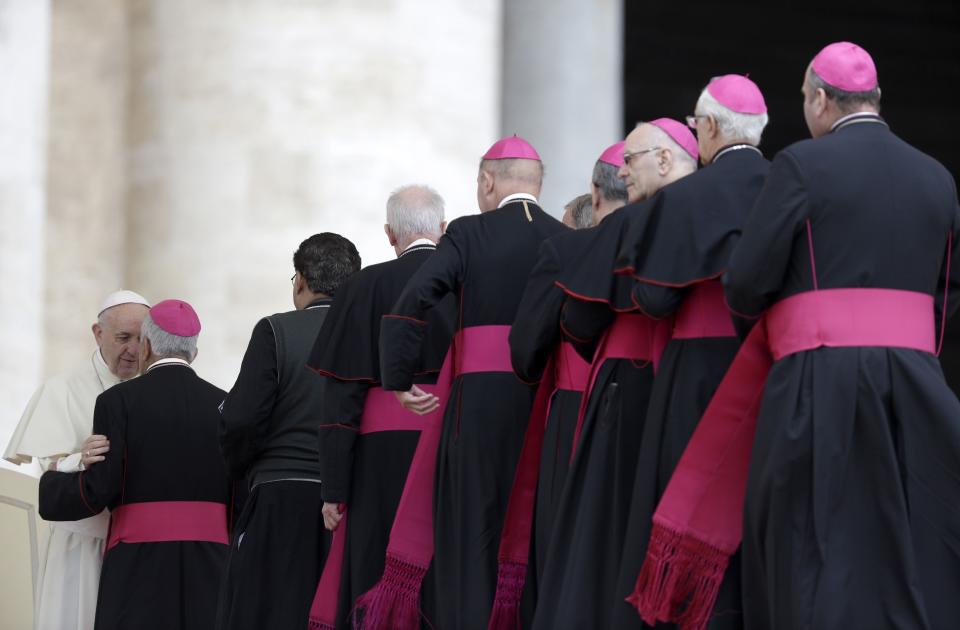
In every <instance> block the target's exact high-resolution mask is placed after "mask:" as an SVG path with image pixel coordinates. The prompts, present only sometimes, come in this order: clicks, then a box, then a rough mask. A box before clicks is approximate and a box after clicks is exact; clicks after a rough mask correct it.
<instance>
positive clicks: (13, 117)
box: [0, 0, 50, 449]
mask: <svg viewBox="0 0 960 630" xmlns="http://www.w3.org/2000/svg"><path fill="white" fill-rule="evenodd" d="M49 45H50V6H49V4H48V2H46V0H0V68H3V69H4V79H3V81H0V146H2V147H3V150H2V151H0V348H2V349H3V351H2V354H0V410H2V412H0V449H2V448H5V447H6V444H7V440H8V438H9V437H10V434H11V433H12V432H13V429H14V427H15V426H16V423H17V421H18V420H19V419H20V413H21V412H22V411H23V408H24V406H26V403H27V400H28V399H29V398H30V395H31V393H32V392H33V389H34V388H35V387H36V385H37V382H38V380H39V378H40V374H41V370H42V368H43V347H44V344H43V313H44V305H43V287H44V259H43V242H44V206H45V199H44V182H45V158H46V141H47V124H46V120H47V89H48V75H47V67H48V62H49V58H48V49H49Z"/></svg>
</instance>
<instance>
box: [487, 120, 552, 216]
mask: <svg viewBox="0 0 960 630" xmlns="http://www.w3.org/2000/svg"><path fill="white" fill-rule="evenodd" d="M542 184H543V162H541V161H540V155H539V154H538V153H537V150H536V149H534V148H533V145H531V144H530V143H529V142H527V141H526V140H524V139H523V138H521V137H519V136H516V135H514V136H509V137H506V138H502V139H500V140H498V141H497V142H495V143H494V144H493V146H491V147H490V148H489V149H488V150H487V152H486V153H484V155H483V158H482V159H481V160H480V169H479V172H478V173H477V205H479V206H480V212H487V211H489V210H495V209H496V208H497V207H498V206H499V205H500V202H501V201H503V200H504V199H505V198H506V197H508V196H510V195H514V194H517V193H526V194H528V195H533V196H534V197H539V196H540V186H541V185H542Z"/></svg>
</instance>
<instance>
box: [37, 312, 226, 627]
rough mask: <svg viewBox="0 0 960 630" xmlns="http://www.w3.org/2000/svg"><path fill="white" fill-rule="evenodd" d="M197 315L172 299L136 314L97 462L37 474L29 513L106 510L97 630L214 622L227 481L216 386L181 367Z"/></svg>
mask: <svg viewBox="0 0 960 630" xmlns="http://www.w3.org/2000/svg"><path fill="white" fill-rule="evenodd" d="M199 333H200V320H199V319H198V318H197V315H196V313H195V312H194V310H193V308H191V307H190V305H189V304H187V303H186V302H181V301H179V300H164V301H163V302H160V303H158V304H157V305H156V306H154V307H153V308H152V309H150V312H149V314H147V316H146V317H145V318H144V320H143V328H142V335H141V339H142V341H141V344H140V366H141V370H142V373H143V376H141V377H139V378H136V379H132V380H129V381H126V382H124V383H120V384H119V385H115V386H113V387H111V388H110V389H108V390H107V391H105V392H104V393H103V394H101V395H100V396H99V397H98V398H97V402H96V407H95V409H94V415H93V431H94V433H97V434H100V435H105V436H106V437H107V438H108V439H109V440H110V451H109V452H107V453H106V455H105V456H104V461H102V462H100V463H97V464H93V465H91V467H90V468H89V469H88V470H86V471H83V472H76V473H61V472H52V471H51V472H47V473H45V474H44V475H43V477H41V479H40V515H41V516H42V517H43V518H44V519H46V520H53V521H56V520H68V521H73V520H78V519H81V518H87V517H89V516H92V515H94V514H98V513H100V511H102V510H103V509H104V508H109V509H110V511H111V515H110V516H111V518H110V533H109V536H108V540H107V551H106V554H105V556H104V559H103V571H102V572H101V575H100V592H99V597H98V600H97V614H96V626H95V627H96V628H97V630H121V629H125V628H138V629H139V628H143V629H147V630H149V629H154V628H155V629H156V630H171V629H182V630H193V629H200V628H210V627H212V626H213V623H214V618H215V615H216V607H217V592H218V589H219V586H220V580H221V576H222V573H223V566H224V561H225V560H226V556H227V548H228V531H227V527H228V515H229V510H230V499H231V498H230V489H229V488H230V485H229V481H228V479H227V471H226V468H225V467H224V465H223V462H222V461H221V459H220V455H219V449H218V446H217V424H218V422H219V416H220V414H219V412H218V411H217V406H218V405H219V404H220V401H221V400H223V395H224V392H223V390H221V389H219V388H217V387H215V386H213V385H211V384H210V383H208V382H206V381H205V380H203V379H201V378H200V377H199V376H197V374H196V373H195V372H194V371H193V368H191V367H190V363H191V362H192V361H193V359H194V357H195V356H196V354H197V336H198V335H199Z"/></svg>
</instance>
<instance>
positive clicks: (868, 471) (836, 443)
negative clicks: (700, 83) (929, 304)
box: [725, 115, 960, 630]
mask: <svg viewBox="0 0 960 630" xmlns="http://www.w3.org/2000/svg"><path fill="white" fill-rule="evenodd" d="M958 215H960V209H958V205H957V196H956V188H955V184H954V180H953V178H952V177H951V176H950V174H949V173H948V172H947V171H946V170H945V169H944V168H943V167H942V166H941V165H940V164H939V163H937V162H936V161H935V160H933V159H932V158H930V157H928V156H926V155H924V154H922V153H920V152H919V151H917V150H916V149H914V148H912V147H910V146H909V145H908V144H906V143H905V142H903V141H902V140H900V139H899V138H897V136H895V135H894V134H893V133H892V132H891V131H890V130H889V128H888V127H887V126H886V125H885V124H884V123H883V122H882V121H881V120H880V119H879V118H877V117H875V116H869V115H867V116H858V117H854V118H853V119H849V120H847V121H844V122H842V123H841V124H840V125H839V127H838V128H837V129H836V130H835V131H834V132H832V133H830V134H829V135H827V136H824V137H822V138H818V139H815V140H807V141H803V142H799V143H797V144H794V145H792V146H791V147H788V148H787V149H785V150H784V151H782V152H780V153H779V154H778V155H777V157H776V158H775V159H774V160H773V164H772V167H771V170H770V175H769V176H768V178H767V182H766V185H765V186H764V189H763V191H762V192H761V194H760V197H759V198H758V200H757V203H756V205H755V207H754V210H753V212H752V214H751V215H750V218H749V219H748V221H747V223H746V224H745V225H744V228H743V235H742V236H741V239H740V242H739V245H738V247H737V250H736V251H735V252H734V254H733V257H732V258H731V262H730V268H729V271H728V273H727V276H726V278H725V283H726V296H727V300H728V302H729V304H730V306H731V308H732V309H734V310H735V311H738V312H741V313H745V314H748V315H750V314H758V313H760V312H761V311H763V310H764V309H765V308H767V307H768V306H770V305H771V304H773V303H775V302H778V301H780V300H782V299H784V298H786V297H788V296H792V295H795V294H798V293H802V292H807V291H813V290H819V291H824V290H826V289H837V288H860V287H870V288H884V289H900V290H907V291H914V292H919V293H924V294H927V295H933V296H936V299H937V309H936V310H937V315H938V319H937V328H938V331H939V326H940V320H939V313H940V311H941V305H942V300H943V289H944V286H943V283H944V280H945V278H946V277H949V285H950V287H949V288H950V305H951V307H950V309H949V310H950V311H953V310H954V308H955V306H956V303H957V302H956V299H957V298H958V297H960V295H958V293H957V291H958V290H960V286H958V283H957V279H958V278H960V269H958V268H957V267H958V264H957V260H958V257H957V256H956V255H955V254H956V251H955V250H956V246H957V242H958V238H960V231H958V228H960V216H958ZM950 239H952V245H948V241H949V240H950ZM950 249H953V250H954V251H953V252H952V253H951V252H950ZM948 255H952V266H951V267H950V268H947V264H946V260H947V258H948ZM958 497H960V404H958V402H957V399H956V397H955V396H954V394H953V393H952V392H951V391H950V389H949V388H948V387H947V385H946V384H945V382H944V379H943V374H942V372H941V369H940V366H939V364H938V362H937V359H936V357H934V356H932V355H931V354H929V353H926V352H921V351H918V350H911V349H901V348H891V347H848V348H827V347H821V348H818V349H815V350H809V351H805V352H797V353H795V354H791V355H789V356H786V357H784V358H782V359H781V360H779V361H776V362H775V363H774V364H773V367H772V369H771V371H770V373H769V376H768V378H767V382H766V388H765V390H764V397H763V400H762V404H761V407H760V412H759V416H758V419H757V429H756V439H755V442H754V448H753V456H752V459H751V462H750V474H749V481H748V485H747V495H746V506H745V516H744V532H743V545H742V548H741V554H742V571H743V595H744V620H745V625H746V627H747V628H749V629H751V630H752V629H760V628H776V629H777V630H797V629H800V628H804V629H806V628H816V629H817V630H835V629H841V628H842V629H846V628H888V629H899V630H906V629H907V628H910V629H918V628H921V629H931V630H933V629H937V630H940V629H948V628H956V627H957V624H958V620H960V597H957V594H958V593H960V542H958V541H960V507H958V505H960V504H958V501H957V498H958Z"/></svg>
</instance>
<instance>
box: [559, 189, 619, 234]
mask: <svg viewBox="0 0 960 630" xmlns="http://www.w3.org/2000/svg"><path fill="white" fill-rule="evenodd" d="M624 190H626V189H624ZM563 209H564V210H570V216H571V217H573V225H574V226H575V227H576V229H578V230H582V229H583V228H588V227H592V226H593V197H592V196H591V195H589V194H586V195H578V196H576V197H574V198H573V199H571V200H570V201H569V202H567V205H565V206H564V207H563Z"/></svg>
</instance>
